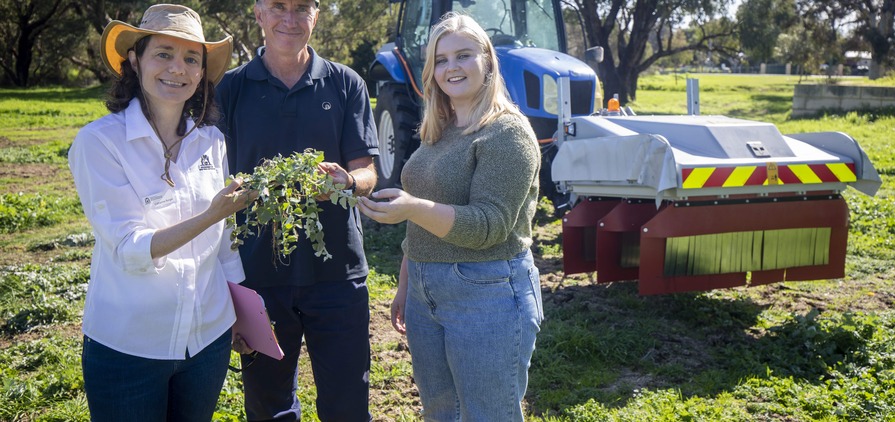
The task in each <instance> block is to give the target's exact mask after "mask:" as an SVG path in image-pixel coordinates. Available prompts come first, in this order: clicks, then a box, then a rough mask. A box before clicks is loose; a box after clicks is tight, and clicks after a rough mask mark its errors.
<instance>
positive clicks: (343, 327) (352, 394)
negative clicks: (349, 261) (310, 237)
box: [242, 278, 370, 422]
mask: <svg viewBox="0 0 895 422" xmlns="http://www.w3.org/2000/svg"><path fill="white" fill-rule="evenodd" d="M257 292H258V293H259V294H260V295H261V297H262V298H264V304H265V305H266V306H267V312H268V315H269V316H270V319H271V321H272V322H273V323H274V332H275V333H276V335H277V340H278V341H279V342H280V347H282V349H283V352H284V353H285V357H284V358H283V359H282V360H275V359H273V358H270V357H267V356H265V355H261V354H259V355H258V356H257V357H256V358H254V361H252V358H250V357H248V356H243V361H242V365H243V368H244V369H243V372H242V381H243V386H244V388H245V408H246V419H248V420H249V421H261V420H274V421H298V420H301V404H300V403H299V401H298V398H297V397H296V390H297V389H298V382H297V380H296V378H297V376H298V358H299V353H300V351H301V344H302V337H304V340H305V344H306V347H307V350H308V356H309V357H310V360H311V369H312V370H313V372H314V383H315V385H316V387H317V403H316V404H317V416H318V417H319V418H320V420H321V421H323V422H330V421H333V422H335V421H339V422H342V421H344V422H359V421H369V420H370V413H369V410H368V407H369V392H370V384H369V379H370V338H369V334H370V307H369V300H370V297H369V293H368V291H367V286H366V278H361V279H357V280H352V281H346V282H329V283H317V284H314V285H312V286H304V287H292V286H283V287H267V288H259V289H257ZM250 362H251V364H250Z"/></svg>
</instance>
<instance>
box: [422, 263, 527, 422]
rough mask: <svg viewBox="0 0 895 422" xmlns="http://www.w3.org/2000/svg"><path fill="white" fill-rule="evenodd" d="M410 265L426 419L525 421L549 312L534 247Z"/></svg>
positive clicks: (424, 415)
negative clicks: (479, 258)
mask: <svg viewBox="0 0 895 422" xmlns="http://www.w3.org/2000/svg"><path fill="white" fill-rule="evenodd" d="M407 268H408V276H409V277H408V289H407V304H406V308H405V313H404V317H405V320H406V325H407V341H408V344H409V346H410V354H411V357H412V359H413V375H414V380H415V381H416V385H417V388H418V389H419V392H420V400H421V401H422V404H423V417H424V418H425V420H427V421H439V422H441V421H459V420H462V421H522V398H523V397H524V396H525V389H526V388H527V387H528V367H529V366H530V364H531V355H532V353H533V352H534V348H535V336H536V335H537V333H538V331H540V324H541V321H542V319H543V317H544V314H543V308H542V305H541V288H540V281H539V274H538V269H537V268H536V267H535V266H534V261H533V259H532V255H531V252H530V251H528V250H526V251H525V252H522V253H520V254H519V255H517V256H515V257H514V258H512V259H509V260H499V261H487V262H460V263H442V262H415V261H413V260H408V267H407Z"/></svg>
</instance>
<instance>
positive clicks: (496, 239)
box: [401, 114, 541, 262]
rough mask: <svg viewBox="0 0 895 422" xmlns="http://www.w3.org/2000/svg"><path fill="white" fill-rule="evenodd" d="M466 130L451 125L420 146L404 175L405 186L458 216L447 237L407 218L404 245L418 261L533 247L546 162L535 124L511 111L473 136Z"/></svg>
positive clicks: (498, 255) (476, 258)
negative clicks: (431, 142) (540, 173)
mask: <svg viewBox="0 0 895 422" xmlns="http://www.w3.org/2000/svg"><path fill="white" fill-rule="evenodd" d="M462 131H463V129H462V128H457V127H455V126H453V125H450V126H448V127H447V128H445V130H444V132H443V133H442V137H441V139H440V140H439V141H438V142H435V144H434V145H427V144H425V143H424V144H423V145H420V147H419V149H417V150H416V151H415V152H414V153H413V155H412V156H411V157H410V158H409V159H408V160H407V163H406V164H405V165H404V170H403V171H402V173H401V183H402V184H403V187H404V190H405V191H407V192H408V193H410V194H411V195H413V196H416V197H419V198H425V199H428V200H431V201H434V202H438V203H442V204H448V205H451V206H452V207H453V208H454V212H455V215H456V218H455V220H454V225H453V227H452V228H451V230H450V232H448V234H447V236H445V237H444V238H442V239H439V238H438V237H437V236H435V235H433V234H432V233H430V232H428V231H426V230H425V229H423V228H421V227H420V226H417V225H416V224H413V223H411V222H409V221H408V222H407V235H406V237H405V239H404V242H403V243H402V248H403V249H404V254H405V255H407V257H408V258H410V259H412V260H414V261H417V262H482V261H491V260H497V259H510V258H512V257H513V256H515V255H517V254H519V253H520V252H522V251H524V250H525V249H527V248H528V247H529V246H531V224H532V218H533V217H534V212H535V208H536V207H537V201H538V169H539V168H540V165H541V154H540V148H539V147H538V143H537V140H536V139H535V135H534V131H532V129H531V125H530V124H529V123H528V121H527V120H522V119H520V118H518V117H515V116H513V115H511V114H506V115H503V116H500V117H498V118H497V120H495V121H494V122H493V123H491V124H490V125H488V126H487V127H483V128H482V129H480V130H479V131H477V132H475V133H472V134H469V135H463V134H462V133H461V132H462Z"/></svg>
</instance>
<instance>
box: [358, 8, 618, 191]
mask: <svg viewBox="0 0 895 422" xmlns="http://www.w3.org/2000/svg"><path fill="white" fill-rule="evenodd" d="M389 1H391V2H393V3H400V6H399V7H398V13H397V25H396V28H395V30H394V32H393V33H392V36H391V38H392V39H391V40H390V42H389V43H387V44H385V45H383V46H382V47H381V48H380V49H379V51H378V52H377V54H376V60H375V61H374V63H373V65H372V66H371V68H370V73H369V76H370V78H371V79H372V80H374V81H375V91H374V95H375V96H376V98H377V100H376V108H375V111H374V113H375V117H376V123H377V126H378V130H379V142H380V144H379V154H380V155H379V157H378V159H377V161H376V168H377V171H378V173H379V187H380V188H385V187H394V186H400V182H401V177H400V176H401V169H402V168H403V165H404V162H405V161H406V160H407V158H408V157H409V156H410V154H411V153H412V152H413V151H414V150H415V149H416V148H417V146H419V142H420V141H419V135H418V133H417V129H418V125H419V122H420V119H421V117H422V94H421V92H420V91H421V89H422V82H421V77H422V71H423V61H424V60H425V50H426V45H427V43H428V41H429V30H430V28H431V26H432V25H433V24H435V23H436V22H437V21H438V19H439V18H440V17H441V16H442V15H443V14H445V13H447V12H449V11H459V12H462V13H465V14H467V15H469V16H471V17H473V18H474V19H475V20H476V21H477V22H478V23H479V24H480V25H481V26H482V27H483V28H485V31H486V32H487V33H488V34H489V35H491V41H492V42H493V44H494V46H495V49H496V50H497V57H498V60H500V70H501V72H502V74H503V77H504V79H505V80H506V84H507V89H508V90H509V92H510V96H511V97H512V99H513V101H514V102H515V103H516V104H517V105H518V106H519V108H520V109H521V110H522V112H523V113H524V114H525V115H526V116H528V118H529V120H530V121H531V126H532V127H533V128H534V131H535V134H536V135H537V137H538V140H539V142H540V143H541V153H542V158H543V160H544V162H543V164H542V168H541V176H540V178H541V189H542V193H543V194H544V195H545V196H547V197H548V198H549V199H551V200H553V203H554V204H555V205H559V204H562V203H564V201H562V199H561V198H558V197H557V196H558V195H559V193H558V192H557V191H556V189H555V186H554V183H553V181H552V177H551V176H550V162H551V159H552V157H553V155H555V154H556V148H555V147H554V145H553V136H554V134H555V133H556V131H557V128H558V123H557V121H558V120H557V119H558V107H559V101H558V100H557V95H559V94H558V89H559V88H558V83H557V81H558V79H559V78H560V77H564V78H567V79H568V81H569V85H570V86H569V87H570V90H569V91H570V98H569V100H570V103H571V114H572V116H586V115H590V114H592V113H594V112H597V111H599V110H601V109H602V105H603V104H602V103H603V98H602V97H603V95H602V88H601V87H600V81H599V80H598V79H597V75H596V73H595V72H594V70H593V68H592V67H591V66H589V65H588V64H586V63H585V62H583V61H581V60H578V59H576V58H574V57H572V56H569V55H568V54H565V53H566V51H567V50H566V37H565V25H564V23H563V19H562V10H561V8H560V1H561V0H477V1H476V0H428V1H426V0H389ZM588 59H589V60H593V61H596V62H598V61H599V60H602V49H600V48H599V47H596V48H593V49H590V50H589V51H588Z"/></svg>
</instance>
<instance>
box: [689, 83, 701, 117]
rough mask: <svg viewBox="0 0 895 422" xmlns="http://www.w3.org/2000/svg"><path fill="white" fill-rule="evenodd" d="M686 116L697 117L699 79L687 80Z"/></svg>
mask: <svg viewBox="0 0 895 422" xmlns="http://www.w3.org/2000/svg"><path fill="white" fill-rule="evenodd" d="M687 114H689V115H693V116H696V115H699V79H694V78H687Z"/></svg>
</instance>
